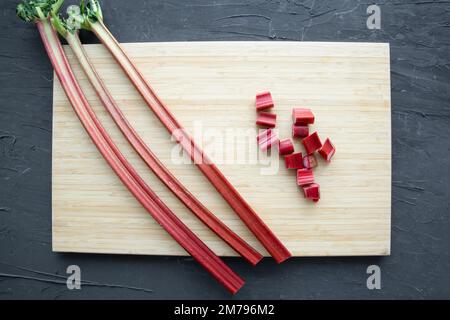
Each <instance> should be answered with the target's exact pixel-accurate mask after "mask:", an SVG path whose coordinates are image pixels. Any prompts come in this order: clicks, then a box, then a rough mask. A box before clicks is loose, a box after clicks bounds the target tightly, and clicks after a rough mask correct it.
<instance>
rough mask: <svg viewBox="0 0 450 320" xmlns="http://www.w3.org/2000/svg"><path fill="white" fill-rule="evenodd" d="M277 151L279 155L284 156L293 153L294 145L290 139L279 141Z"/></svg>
mask: <svg viewBox="0 0 450 320" xmlns="http://www.w3.org/2000/svg"><path fill="white" fill-rule="evenodd" d="M278 150H279V152H280V155H282V156H284V155H287V154H290V153H293V152H294V144H293V143H292V140H291V139H289V138H288V139H284V140H280V143H279V146H278Z"/></svg>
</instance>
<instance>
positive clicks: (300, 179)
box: [297, 168, 314, 186]
mask: <svg viewBox="0 0 450 320" xmlns="http://www.w3.org/2000/svg"><path fill="white" fill-rule="evenodd" d="M313 182H314V173H313V171H312V169H306V168H305V169H298V170H297V184H298V185H299V186H306V185H307V184H311V183H313Z"/></svg>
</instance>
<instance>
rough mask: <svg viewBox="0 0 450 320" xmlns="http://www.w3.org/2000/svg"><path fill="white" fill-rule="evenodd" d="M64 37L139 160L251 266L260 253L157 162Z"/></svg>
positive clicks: (80, 51) (76, 42)
mask: <svg viewBox="0 0 450 320" xmlns="http://www.w3.org/2000/svg"><path fill="white" fill-rule="evenodd" d="M65 38H66V40H67V42H68V43H69V45H70V47H71V48H72V50H73V52H74V53H75V55H76V57H77V58H78V60H79V62H80V64H81V66H82V68H83V70H84V71H85V73H86V75H87V77H88V78H89V81H90V82H91V84H92V85H93V87H94V89H95V90H96V92H97V95H98V97H99V98H100V100H101V102H102V104H103V106H104V107H105V108H106V109H107V110H108V112H109V114H110V115H111V117H112V118H113V119H114V121H115V122H116V124H117V126H118V127H119V128H120V130H121V131H122V133H123V135H124V136H125V138H126V139H127V140H128V141H129V143H130V144H131V145H132V146H133V148H134V149H135V150H136V152H137V153H138V154H139V156H140V157H141V158H142V160H144V162H145V163H146V164H147V166H148V167H149V168H150V169H151V170H152V171H153V172H154V173H155V174H156V176H158V178H159V179H160V180H161V181H162V182H163V183H164V184H165V185H166V186H167V187H168V188H169V189H170V190H171V191H172V192H173V193H174V194H175V195H176V196H177V197H178V199H180V200H181V201H182V202H183V203H184V204H185V205H186V206H187V207H188V208H189V209H190V210H191V211H192V212H193V213H194V214H195V215H196V216H197V217H198V218H199V219H200V220H201V221H202V222H203V223H205V224H206V225H207V226H208V227H209V228H210V229H211V230H212V231H213V232H215V233H216V234H217V235H218V236H219V237H220V238H222V239H223V240H224V241H225V242H226V243H228V244H229V245H230V247H232V248H233V249H234V250H235V251H236V252H238V253H239V254H240V255H241V256H242V257H244V258H245V259H246V260H247V261H249V262H250V263H251V264H252V265H256V264H257V263H258V262H259V261H260V260H261V259H262V255H261V254H260V253H259V252H257V251H256V250H255V249H253V248H252V247H251V246H250V245H249V244H248V243H246V242H245V241H244V240H243V239H242V238H240V237H239V236H238V235H237V234H236V233H234V232H233V231H232V230H231V229H230V228H228V227H227V226H226V225H225V224H224V223H223V222H222V221H220V220H219V219H218V218H217V217H216V216H215V215H214V214H213V213H212V212H211V211H209V210H208V209H207V208H206V207H205V206H204V205H203V204H202V203H201V202H200V201H199V200H198V199H197V198H196V197H195V196H194V195H193V194H192V193H190V192H189V191H188V190H187V189H186V188H185V187H184V186H183V185H182V184H181V182H180V181H178V180H177V179H176V178H175V177H174V176H173V175H172V174H171V173H170V171H169V170H168V169H167V168H166V167H165V166H164V165H163V164H162V163H161V161H159V159H158V158H157V157H156V155H155V154H154V153H153V152H152V151H151V150H150V148H149V147H148V146H147V145H146V143H145V142H144V141H143V140H142V138H141V137H140V136H139V135H138V133H137V132H136V131H135V130H134V129H133V127H132V126H131V124H130V123H129V122H128V120H127V119H126V118H125V115H124V114H123V113H122V111H121V110H120V108H119V106H118V105H117V103H116V101H115V100H114V98H113V97H112V96H111V94H110V92H109V91H108V89H107V88H106V86H105V84H104V82H103V81H102V80H101V78H100V76H99V75H98V73H97V71H96V70H95V67H94V66H93V64H92V63H91V61H90V60H89V58H88V56H87V54H86V51H85V50H84V48H83V45H82V44H81V42H80V39H79V37H78V35H77V34H72V33H70V32H69V33H68V34H67V36H66V37H65ZM91 116H92V117H94V116H95V115H93V114H91Z"/></svg>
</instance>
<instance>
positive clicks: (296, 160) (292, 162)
mask: <svg viewBox="0 0 450 320" xmlns="http://www.w3.org/2000/svg"><path fill="white" fill-rule="evenodd" d="M284 163H285V164H286V168H287V169H303V157H302V153H301V152H297V153H293V154H289V155H287V156H286V157H285V158H284Z"/></svg>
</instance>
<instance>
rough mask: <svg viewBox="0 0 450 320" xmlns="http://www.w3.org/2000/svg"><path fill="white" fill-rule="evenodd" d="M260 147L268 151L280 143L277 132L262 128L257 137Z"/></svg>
mask: <svg viewBox="0 0 450 320" xmlns="http://www.w3.org/2000/svg"><path fill="white" fill-rule="evenodd" d="M256 140H257V141H258V144H259V148H260V149H261V150H262V151H266V150H268V149H270V148H272V146H273V145H275V144H277V143H278V137H277V134H276V133H275V132H274V131H273V130H272V129H267V130H262V131H261V132H260V133H259V134H258V135H257V137H256Z"/></svg>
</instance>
